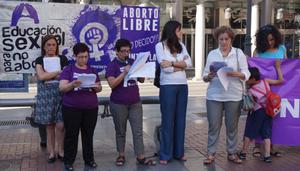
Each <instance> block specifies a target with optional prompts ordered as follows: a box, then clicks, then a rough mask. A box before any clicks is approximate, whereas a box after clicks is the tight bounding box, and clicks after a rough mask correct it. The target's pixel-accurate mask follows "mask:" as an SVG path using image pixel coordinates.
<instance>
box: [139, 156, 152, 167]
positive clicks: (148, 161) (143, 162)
mask: <svg viewBox="0 0 300 171" xmlns="http://www.w3.org/2000/svg"><path fill="white" fill-rule="evenodd" d="M136 161H137V164H140V165H147V166H154V165H156V162H155V161H154V160H152V159H146V158H145V157H144V158H142V159H139V158H136Z"/></svg>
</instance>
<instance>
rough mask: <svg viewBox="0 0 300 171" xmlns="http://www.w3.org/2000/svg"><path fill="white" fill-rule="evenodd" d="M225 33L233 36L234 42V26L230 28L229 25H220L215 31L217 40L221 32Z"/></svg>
mask: <svg viewBox="0 0 300 171" xmlns="http://www.w3.org/2000/svg"><path fill="white" fill-rule="evenodd" d="M223 33H227V34H228V36H229V37H230V38H231V40H232V42H233V40H234V37H235V33H234V31H233V30H232V28H230V27H228V26H220V27H218V28H216V30H215V31H214V34H213V35H214V38H215V40H216V41H218V38H219V36H220V34H223Z"/></svg>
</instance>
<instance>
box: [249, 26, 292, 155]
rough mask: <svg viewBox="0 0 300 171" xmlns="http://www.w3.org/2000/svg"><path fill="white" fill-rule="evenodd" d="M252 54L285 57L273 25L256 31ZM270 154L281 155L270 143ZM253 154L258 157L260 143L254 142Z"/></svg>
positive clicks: (280, 36)
mask: <svg viewBox="0 0 300 171" xmlns="http://www.w3.org/2000/svg"><path fill="white" fill-rule="evenodd" d="M253 56H255V57H260V58H268V59H271V58H273V59H274V58H275V59H284V58H287V55H286V48H285V46H284V45H283V44H282V35H281V33H280V32H279V30H278V29H277V28H276V27H275V26H273V25H270V24H268V25H265V26H263V27H261V28H260V29H259V30H258V31H257V33H256V49H255V51H254V53H253ZM271 155H273V156H275V157H281V156H282V154H281V152H279V150H278V148H276V147H274V146H273V145H271ZM253 156H255V157H260V156H261V152H260V144H259V143H255V146H254V148H253Z"/></svg>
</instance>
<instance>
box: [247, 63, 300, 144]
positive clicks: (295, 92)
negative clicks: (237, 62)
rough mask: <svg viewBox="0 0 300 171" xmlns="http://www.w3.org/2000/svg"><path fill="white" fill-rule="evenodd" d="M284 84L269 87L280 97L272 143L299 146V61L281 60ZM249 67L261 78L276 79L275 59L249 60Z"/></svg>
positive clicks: (274, 121)
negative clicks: (255, 68) (253, 68)
mask: <svg viewBox="0 0 300 171" xmlns="http://www.w3.org/2000/svg"><path fill="white" fill-rule="evenodd" d="M282 61H283V62H282V64H281V69H282V72H283V78H284V82H283V83H282V84H280V85H276V86H271V90H272V91H274V92H276V93H277V94H279V95H280V96H281V100H282V101H281V112H280V115H277V116H276V117H275V118H274V120H273V130H272V131H273V132H272V143H273V144H282V145H291V146H300V138H299V137H300V118H299V113H300V103H299V101H300V88H297V87H298V86H299V85H300V60H298V59H295V60H291V59H290V60H282ZM248 63H249V65H250V66H251V67H257V68H258V69H259V71H260V73H261V76H262V78H270V79H277V78H278V76H277V72H276V69H275V59H262V58H249V59H248Z"/></svg>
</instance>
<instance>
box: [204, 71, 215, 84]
mask: <svg viewBox="0 0 300 171" xmlns="http://www.w3.org/2000/svg"><path fill="white" fill-rule="evenodd" d="M215 76H216V72H210V73H209V74H208V75H207V76H205V77H204V78H203V80H204V81H205V82H209V81H211V80H212V79H213V78H214V77H215Z"/></svg>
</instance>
